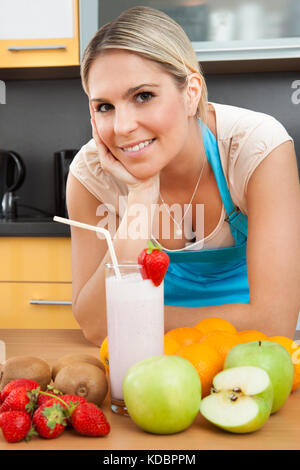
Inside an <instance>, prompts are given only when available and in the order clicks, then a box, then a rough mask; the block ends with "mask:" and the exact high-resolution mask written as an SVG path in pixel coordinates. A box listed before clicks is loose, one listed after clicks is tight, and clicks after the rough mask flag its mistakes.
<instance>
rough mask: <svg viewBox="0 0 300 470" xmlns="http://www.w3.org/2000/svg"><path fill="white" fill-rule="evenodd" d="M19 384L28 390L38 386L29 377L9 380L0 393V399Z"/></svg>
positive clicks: (3, 398) (2, 399)
mask: <svg viewBox="0 0 300 470" xmlns="http://www.w3.org/2000/svg"><path fill="white" fill-rule="evenodd" d="M21 386H26V387H27V388H28V390H32V389H34V388H36V387H39V384H38V383H37V382H36V381H35V380H31V379H15V380H11V381H10V382H8V384H6V385H5V387H4V388H3V390H2V392H1V395H0V400H1V401H2V402H3V401H4V400H5V398H6V397H7V396H8V395H9V394H10V392H11V391H12V390H13V389H14V388H16V387H21Z"/></svg>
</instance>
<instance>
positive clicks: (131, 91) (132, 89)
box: [91, 83, 159, 101]
mask: <svg viewBox="0 0 300 470" xmlns="http://www.w3.org/2000/svg"><path fill="white" fill-rule="evenodd" d="M145 86H148V87H158V86H159V85H157V84H155V83H142V84H141V85H138V86H135V87H133V88H129V89H128V90H127V91H126V92H125V93H124V95H123V96H122V98H123V99H125V98H128V96H130V95H131V94H132V93H134V92H135V91H137V90H139V89H140V88H143V87H145ZM91 101H109V100H108V99H107V98H92V99H91Z"/></svg>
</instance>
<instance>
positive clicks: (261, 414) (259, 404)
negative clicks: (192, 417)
mask: <svg viewBox="0 0 300 470" xmlns="http://www.w3.org/2000/svg"><path fill="white" fill-rule="evenodd" d="M272 403H273V387H272V384H271V380H270V377H269V375H268V373H267V372H266V371H265V370H263V369H261V368H260V367H254V366H241V367H234V368H232V369H226V370H223V371H221V372H219V373H218V374H217V375H216V376H215V377H214V379H213V387H212V389H211V394H210V395H208V396H207V397H205V398H204V399H203V400H202V401H201V403H200V413H201V414H202V415H203V416H204V417H205V418H206V419H207V420H208V421H210V422H211V423H213V424H215V425H216V426H218V427H220V428H222V429H224V430H225V431H229V432H233V433H247V432H253V431H256V430H257V429H259V428H260V427H261V426H262V425H263V424H264V423H265V422H266V421H267V419H268V417H269V416H270V413H271V409H272Z"/></svg>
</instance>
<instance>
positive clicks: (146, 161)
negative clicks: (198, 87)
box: [88, 50, 188, 179]
mask: <svg viewBox="0 0 300 470" xmlns="http://www.w3.org/2000/svg"><path fill="white" fill-rule="evenodd" d="M88 86H89V99H90V104H91V108H92V109H91V112H92V113H94V116H95V122H96V126H97V130H98V133H99V135H100V137H101V139H102V141H103V142H104V144H105V145H106V146H107V147H108V148H109V150H110V151H111V153H112V154H113V155H114V156H115V157H116V158H117V159H118V160H119V161H120V162H121V163H122V164H123V165H124V166H125V168H126V169H127V170H128V171H129V172H130V173H131V174H133V175H134V176H135V177H137V178H141V179H144V178H148V177H150V176H152V175H154V174H156V173H157V172H159V171H160V170H161V169H162V168H164V167H165V166H166V165H167V164H168V163H169V162H170V161H171V160H172V159H173V158H174V157H176V156H180V154H182V153H183V152H184V147H185V145H186V143H187V137H188V110H187V108H188V106H187V104H186V100H185V95H184V93H183V92H181V91H180V90H178V88H177V87H176V85H175V83H174V80H173V79H172V77H171V76H170V75H168V74H167V73H165V72H164V71H162V69H161V68H160V67H159V65H158V64H156V63H155V62H153V61H150V60H147V59H145V58H143V57H141V56H139V55H137V54H134V53H132V52H129V51H124V50H111V51H105V53H104V54H102V55H100V56H99V57H98V58H97V59H96V60H95V61H94V62H93V64H92V66H91V68H90V72H89V80H88ZM143 145H145V146H143ZM137 146H138V147H137Z"/></svg>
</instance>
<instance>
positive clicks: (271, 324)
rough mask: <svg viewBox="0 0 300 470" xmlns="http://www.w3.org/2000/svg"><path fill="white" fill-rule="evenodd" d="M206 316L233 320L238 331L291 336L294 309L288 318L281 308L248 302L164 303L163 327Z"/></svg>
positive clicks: (190, 322)
mask: <svg viewBox="0 0 300 470" xmlns="http://www.w3.org/2000/svg"><path fill="white" fill-rule="evenodd" d="M208 317H220V318H224V319H225V320H228V321H229V322H230V323H232V324H233V325H234V326H235V328H236V329H237V330H238V331H241V330H257V331H261V332H263V333H265V334H266V335H267V336H287V337H289V338H292V339H293V338H294V335H295V329H296V323H297V320H296V322H295V318H297V312H295V314H294V315H291V318H292V320H289V319H288V318H287V317H286V316H285V315H284V312H274V314H273V312H271V311H269V312H268V311H267V309H261V308H259V307H257V306H256V305H252V304H251V303H249V304H246V303H236V304H225V305H216V306H212V307H177V306H171V305H166V306H165V331H169V330H171V329H173V328H178V327H183V326H195V325H196V324H197V323H198V322H199V321H200V320H203V319H204V318H208Z"/></svg>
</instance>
